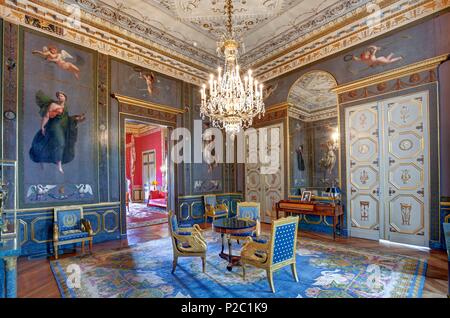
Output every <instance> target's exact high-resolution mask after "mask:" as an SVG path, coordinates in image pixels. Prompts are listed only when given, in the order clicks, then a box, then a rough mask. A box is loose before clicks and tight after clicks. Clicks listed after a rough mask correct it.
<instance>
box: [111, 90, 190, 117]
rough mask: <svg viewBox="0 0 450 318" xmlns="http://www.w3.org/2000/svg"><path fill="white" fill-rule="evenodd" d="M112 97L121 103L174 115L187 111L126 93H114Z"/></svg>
mask: <svg viewBox="0 0 450 318" xmlns="http://www.w3.org/2000/svg"><path fill="white" fill-rule="evenodd" d="M111 97H112V98H115V99H117V100H118V101H119V103H121V104H128V105H135V106H139V107H143V108H148V109H152V110H156V111H160V112H165V113H169V114H173V115H180V114H184V113H185V110H184V109H177V108H173V107H169V106H165V105H161V104H156V103H151V102H147V101H144V100H142V99H137V98H133V97H129V96H124V95H120V94H116V93H112V94H111Z"/></svg>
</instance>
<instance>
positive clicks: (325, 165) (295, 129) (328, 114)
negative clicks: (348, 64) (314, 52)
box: [287, 70, 340, 196]
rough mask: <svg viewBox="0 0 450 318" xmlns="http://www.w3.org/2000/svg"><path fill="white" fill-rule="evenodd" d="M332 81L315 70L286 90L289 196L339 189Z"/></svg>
mask: <svg viewBox="0 0 450 318" xmlns="http://www.w3.org/2000/svg"><path fill="white" fill-rule="evenodd" d="M336 86H337V82H336V79H335V78H334V76H333V75H332V74H330V73H328V72H325V71H321V70H315V71H311V72H308V73H306V74H303V75H302V76H301V77H300V78H299V79H298V80H297V81H296V82H295V83H294V84H293V85H292V86H291V88H290V90H289V94H288V99H287V102H288V103H289V104H291V106H292V107H290V111H289V157H290V158H289V160H290V161H289V163H290V165H289V170H290V171H289V176H288V178H289V180H288V182H289V194H290V196H298V195H300V194H301V192H302V191H304V190H311V191H313V194H314V195H316V196H324V195H326V189H327V188H329V187H331V186H339V183H340V180H339V133H338V116H337V113H338V98H337V94H336V93H334V92H333V91H332V90H333V88H335V87H336Z"/></svg>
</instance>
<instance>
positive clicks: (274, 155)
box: [245, 123, 284, 224]
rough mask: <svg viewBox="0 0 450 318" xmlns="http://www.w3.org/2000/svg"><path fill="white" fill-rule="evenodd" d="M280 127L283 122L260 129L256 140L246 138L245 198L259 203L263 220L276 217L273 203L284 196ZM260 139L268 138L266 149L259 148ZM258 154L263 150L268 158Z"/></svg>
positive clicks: (281, 130)
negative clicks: (265, 158) (264, 158)
mask: <svg viewBox="0 0 450 318" xmlns="http://www.w3.org/2000/svg"><path fill="white" fill-rule="evenodd" d="M283 128H284V126H283V123H280V124H276V125H271V126H267V127H264V128H259V129H257V130H256V134H255V138H256V139H252V138H251V137H246V139H245V147H246V160H247V162H246V164H245V200H246V201H248V202H260V203H261V222H263V223H269V224H270V223H271V222H272V220H274V219H275V218H276V203H277V202H279V201H280V200H282V199H283V198H284V164H283V163H284V142H283V141H284V138H283ZM261 138H264V139H267V143H266V149H265V151H260V149H259V147H260V145H261V142H260V139H261ZM262 144H264V143H262ZM261 153H266V154H267V156H268V158H267V159H268V160H263V159H262V158H261V156H260V154H261Z"/></svg>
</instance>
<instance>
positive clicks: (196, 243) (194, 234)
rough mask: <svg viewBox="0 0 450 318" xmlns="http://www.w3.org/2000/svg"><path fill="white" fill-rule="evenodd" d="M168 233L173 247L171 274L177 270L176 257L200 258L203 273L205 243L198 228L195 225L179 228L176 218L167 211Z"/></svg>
mask: <svg viewBox="0 0 450 318" xmlns="http://www.w3.org/2000/svg"><path fill="white" fill-rule="evenodd" d="M169 232H170V236H171V237H172V247H173V264H172V273H174V272H175V269H176V268H177V262H178V257H201V259H202V266H203V272H205V266H206V249H207V243H206V240H205V239H204V238H203V236H202V230H201V229H200V227H199V226H198V225H197V224H194V225H193V226H192V227H190V228H188V227H179V224H178V220H177V216H176V215H175V213H173V212H172V211H169Z"/></svg>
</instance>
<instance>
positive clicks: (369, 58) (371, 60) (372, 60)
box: [352, 45, 403, 67]
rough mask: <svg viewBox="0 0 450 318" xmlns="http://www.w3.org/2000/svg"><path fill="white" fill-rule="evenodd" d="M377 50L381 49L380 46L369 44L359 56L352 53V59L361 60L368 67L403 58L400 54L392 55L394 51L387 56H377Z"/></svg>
mask: <svg viewBox="0 0 450 318" xmlns="http://www.w3.org/2000/svg"><path fill="white" fill-rule="evenodd" d="M379 50H381V48H380V47H378V46H374V45H371V46H369V47H367V48H366V49H365V50H364V51H363V52H362V53H361V55H360V56H355V55H353V57H352V59H353V60H354V61H361V62H363V63H365V64H366V65H367V66H369V67H376V66H380V65H387V64H391V63H394V62H397V61H400V60H401V59H403V57H402V56H397V57H394V53H391V54H389V55H388V56H377V52H378V51H379Z"/></svg>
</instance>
